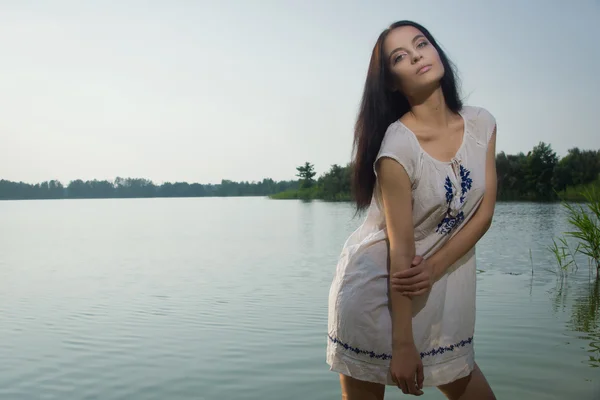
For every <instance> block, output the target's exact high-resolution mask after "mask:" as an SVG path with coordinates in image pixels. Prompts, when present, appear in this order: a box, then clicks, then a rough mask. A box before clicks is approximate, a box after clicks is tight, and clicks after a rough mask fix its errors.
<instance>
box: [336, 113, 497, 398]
mask: <svg viewBox="0 0 600 400" xmlns="http://www.w3.org/2000/svg"><path fill="white" fill-rule="evenodd" d="M460 115H461V116H462V117H463V119H464V122H465V123H464V135H463V141H462V144H461V146H460V148H459V150H458V152H457V154H456V155H455V157H454V158H453V159H452V161H450V162H442V161H439V160H436V159H435V158H433V157H431V156H429V155H428V154H427V153H426V152H424V151H423V150H422V148H421V146H420V145H419V142H418V141H417V138H416V136H415V135H414V133H413V132H412V131H410V130H409V129H408V128H407V127H406V126H405V125H404V124H402V123H401V122H400V121H396V122H394V123H392V124H391V125H390V126H389V128H388V130H387V132H386V133H385V137H384V139H383V142H382V144H381V148H380V151H379V154H378V156H377V159H379V158H381V157H390V158H392V159H395V160H396V161H397V162H399V163H400V164H401V165H402V166H403V167H404V168H405V169H406V171H407V173H408V176H409V177H410V180H411V182H412V198H413V202H412V203H413V204H412V205H413V225H414V235H415V246H416V254H417V255H421V256H423V257H425V258H427V257H429V256H431V255H432V254H433V253H435V252H436V251H437V250H438V249H439V248H440V247H441V246H443V245H444V243H445V242H446V241H447V240H448V239H450V238H451V237H452V236H453V235H454V234H456V232H458V231H459V230H460V228H461V227H462V226H464V224H465V223H466V222H467V221H468V220H469V219H470V218H471V217H472V216H473V214H474V213H475V211H476V209H477V207H478V206H479V204H480V203H481V199H482V197H483V194H484V189H485V165H486V152H487V145H488V142H489V139H490V137H491V135H492V132H493V130H494V127H495V125H496V121H495V119H494V117H493V116H492V115H491V114H490V113H489V112H488V111H487V110H485V109H483V108H480V107H472V106H465V107H463V109H462V110H461V112H460ZM386 239H387V235H386V227H385V217H384V212H383V206H382V202H381V195H380V190H379V187H378V185H377V184H376V185H375V190H374V195H373V200H372V202H371V205H370V207H369V209H368V211H367V215H366V219H365V220H364V222H363V224H362V225H361V226H360V227H359V228H358V229H357V230H356V231H355V232H354V233H352V234H351V235H350V237H349V238H348V240H347V241H346V243H345V244H344V247H343V249H342V252H341V255H340V258H339V262H338V265H337V268H336V271H335V275H334V279H333V282H332V284H331V288H330V292H329V317H328V339H327V364H329V366H330V369H331V370H332V371H335V372H338V373H342V374H344V375H348V376H351V377H353V378H356V379H360V380H364V381H370V382H377V383H381V384H387V385H394V383H393V381H392V380H391V375H390V372H389V365H390V359H391V355H392V335H391V334H392V320H391V314H390V309H389V304H388V302H389V297H388V277H389V266H388V262H387V258H388V248H387V241H386ZM475 283H476V265H475V248H473V249H471V250H470V251H469V252H468V253H467V254H466V255H465V256H463V257H462V258H461V259H460V260H458V261H457V262H456V263H455V264H454V265H452V266H451V267H450V268H448V270H447V271H446V273H445V274H444V275H443V276H442V277H441V278H440V279H439V280H438V281H436V282H435V283H434V285H433V287H432V289H431V291H430V292H429V294H427V295H423V296H419V297H417V298H414V299H413V310H412V311H413V321H412V325H413V336H414V340H415V344H416V347H417V350H418V351H419V352H420V355H421V360H422V362H423V367H424V375H425V381H424V385H425V386H439V385H442V384H445V383H449V382H452V381H454V380H456V379H459V378H461V377H464V376H467V375H468V374H469V373H470V372H471V371H472V369H473V365H474V351H473V332H474V326H475Z"/></svg>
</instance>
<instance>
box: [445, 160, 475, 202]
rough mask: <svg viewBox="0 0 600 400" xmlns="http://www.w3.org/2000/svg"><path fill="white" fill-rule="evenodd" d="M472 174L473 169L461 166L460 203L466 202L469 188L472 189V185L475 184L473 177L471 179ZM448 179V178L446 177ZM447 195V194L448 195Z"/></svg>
mask: <svg viewBox="0 0 600 400" xmlns="http://www.w3.org/2000/svg"><path fill="white" fill-rule="evenodd" d="M470 175H471V171H469V170H468V169H466V168H465V167H463V166H462V164H461V166H460V191H461V192H460V203H461V204H462V203H464V202H465V194H467V192H468V191H469V190H471V186H472V185H473V179H471V177H470ZM446 179H448V178H447V177H446ZM446 196H447V195H446Z"/></svg>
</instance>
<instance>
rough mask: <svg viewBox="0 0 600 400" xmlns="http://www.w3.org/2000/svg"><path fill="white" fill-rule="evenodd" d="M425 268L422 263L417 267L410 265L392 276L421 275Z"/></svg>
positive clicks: (408, 276)
mask: <svg viewBox="0 0 600 400" xmlns="http://www.w3.org/2000/svg"><path fill="white" fill-rule="evenodd" d="M423 269H424V268H423V266H422V265H418V266H416V267H410V268H408V269H404V270H402V271H399V272H396V273H394V275H392V277H393V278H398V279H402V278H410V277H411V276H415V275H419V274H420V273H421V272H423Z"/></svg>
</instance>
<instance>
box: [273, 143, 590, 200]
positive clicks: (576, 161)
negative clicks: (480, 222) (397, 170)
mask: <svg viewBox="0 0 600 400" xmlns="http://www.w3.org/2000/svg"><path fill="white" fill-rule="evenodd" d="M296 169H297V170H298V177H299V178H300V186H299V188H298V189H289V190H287V191H285V192H283V193H277V194H274V195H271V198H274V199H305V200H308V199H323V200H330V201H345V200H350V199H351V194H350V178H351V172H352V171H351V167H350V166H349V165H347V166H345V167H341V166H339V165H333V166H332V167H331V169H330V170H329V171H327V172H326V173H325V174H323V175H321V176H320V177H319V178H318V179H315V176H316V174H315V172H314V167H313V165H312V164H310V163H308V162H307V163H306V164H305V165H303V166H300V167H297V168H296ZM496 173H497V176H498V196H497V197H498V200H529V201H554V200H558V199H565V200H582V199H583V197H582V195H581V191H582V190H584V189H588V188H596V187H597V188H598V189H599V190H600V177H599V174H600V151H598V150H580V149H579V148H577V147H575V148H572V149H570V150H569V151H568V153H567V154H566V155H565V156H564V157H563V158H559V157H558V156H557V154H556V152H555V151H554V150H552V146H551V145H550V144H547V143H544V142H540V143H539V144H538V145H537V146H535V147H534V148H533V149H532V150H531V151H529V152H528V153H527V154H525V153H522V152H521V153H518V154H506V153H504V152H499V153H498V154H497V155H496Z"/></svg>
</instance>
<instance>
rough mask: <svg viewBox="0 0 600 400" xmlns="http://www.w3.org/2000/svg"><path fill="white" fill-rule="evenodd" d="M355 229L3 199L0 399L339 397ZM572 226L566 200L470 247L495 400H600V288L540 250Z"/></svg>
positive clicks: (175, 208)
mask: <svg viewBox="0 0 600 400" xmlns="http://www.w3.org/2000/svg"><path fill="white" fill-rule="evenodd" d="M360 222H361V219H360V218H353V209H352V208H351V205H350V204H339V203H324V202H312V203H304V202H300V201H293V200H290V201H275V200H268V199H265V198H184V199H102V200H100V199H99V200H56V201H52V200H46V201H4V202H0V227H1V228H0V360H2V362H1V363H0V399H2V400H12V399H14V400H23V399H61V400H62V399H102V400H112V399H127V400H138V399H139V400H147V399H169V400H176V399H205V400H212V399H235V400H239V399H261V400H270V399H273V400H274V399H278V400H279V399H286V400H296V399H298V400H299V399H303V400H305V399H311V400H321V399H322V400H325V399H339V398H340V389H339V381H338V376H337V375H336V374H334V373H332V372H329V370H328V366H327V364H325V346H326V343H327V342H326V340H327V296H328V291H329V285H330V282H331V278H332V275H333V272H334V269H335V264H336V261H337V257H338V255H339V252H340V250H341V247H342V245H343V243H344V241H345V240H346V238H347V236H348V235H349V234H350V233H351V232H352V231H353V230H354V229H355V228H356V227H357V226H358V225H359V224H360ZM565 229H566V218H565V215H564V212H563V210H562V209H561V206H560V205H557V204H531V203H500V204H498V206H497V210H496V216H495V218H494V224H493V226H492V228H491V230H490V231H489V232H488V234H487V235H486V236H485V237H484V239H483V240H482V241H481V242H480V243H479V244H478V247H477V255H478V268H479V269H480V271H479V274H478V283H477V284H478V288H477V293H478V298H477V323H476V332H475V349H476V360H477V362H478V363H479V365H480V366H481V368H482V370H483V371H484V373H485V374H486V376H487V378H488V380H489V381H490V383H491V385H492V387H493V388H494V390H495V392H496V394H497V396H498V398H499V399H511V400H513V399H516V400H519V399H528V400H538V399H600V318H599V315H598V314H599V311H598V307H599V300H598V286H597V285H596V286H595V287H594V286H592V285H591V284H590V283H589V274H588V268H587V264H586V263H585V262H583V261H582V262H580V265H579V270H578V271H577V272H576V273H574V274H571V276H569V277H568V279H566V280H564V281H562V282H561V280H559V279H557V276H556V275H555V273H554V272H553V271H555V270H556V263H555V262H554V261H553V256H552V254H551V253H550V252H549V251H548V250H547V246H548V245H550V244H551V240H552V237H553V236H555V235H559V234H561V233H562V231H564V230H565ZM532 268H533V274H532ZM386 398H391V399H394V398H406V396H403V395H402V393H401V391H399V390H398V389H397V388H394V387H389V388H388V389H387V396H386ZM421 398H422V399H443V396H441V395H440V394H439V393H438V392H437V391H436V390H435V389H427V390H426V393H425V395H424V396H422V397H421Z"/></svg>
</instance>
